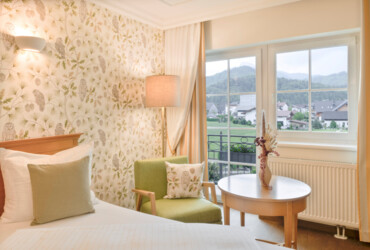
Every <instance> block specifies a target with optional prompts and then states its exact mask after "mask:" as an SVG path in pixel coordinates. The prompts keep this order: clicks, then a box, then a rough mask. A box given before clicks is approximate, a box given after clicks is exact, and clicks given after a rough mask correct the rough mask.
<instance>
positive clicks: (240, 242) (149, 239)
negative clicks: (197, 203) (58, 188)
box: [0, 201, 282, 250]
mask: <svg viewBox="0 0 370 250" xmlns="http://www.w3.org/2000/svg"><path fill="white" fill-rule="evenodd" d="M95 210H96V212H95V213H92V214H86V215H81V216H76V217H72V218H68V219H63V220H59V221H55V222H51V223H46V224H43V225H39V226H32V227H31V226H30V221H28V222H21V223H11V224H0V243H1V244H0V249H22V250H23V249H282V248H281V247H277V246H274V245H269V244H265V243H262V242H257V241H256V240H255V239H254V238H253V236H252V234H251V232H249V231H248V230H246V229H245V228H241V227H232V226H222V225H209V224H185V223H179V222H175V221H172V220H167V219H163V218H160V217H156V216H152V215H148V214H143V213H138V212H136V211H133V210H130V209H125V208H122V207H118V206H115V205H111V204H108V203H106V202H103V201H99V203H98V204H97V205H96V206H95Z"/></svg>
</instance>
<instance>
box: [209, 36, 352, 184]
mask: <svg viewBox="0 0 370 250" xmlns="http://www.w3.org/2000/svg"><path fill="white" fill-rule="evenodd" d="M356 39H357V36H356V35H354V34H349V35H342V36H329V37H320V38H315V39H305V40H296V41H290V42H281V43H270V44H268V45H259V46H256V47H252V46H250V47H249V48H248V49H246V48H244V49H236V50H230V51H223V52H220V51H215V52H207V63H206V95H207V129H208V132H207V133H208V159H209V165H208V170H209V179H210V180H212V181H216V182H217V181H218V180H219V179H220V178H222V177H225V176H229V175H233V174H242V173H255V172H256V168H255V166H256V165H255V164H256V148H255V147H254V145H253V141H254V138H255V137H256V135H260V134H258V133H259V132H258V129H259V126H258V124H259V119H260V118H261V117H260V110H262V109H263V110H264V111H265V112H266V121H267V123H268V124H269V125H271V126H272V127H275V126H276V129H277V130H278V142H279V144H280V147H281V149H284V147H285V149H284V150H281V149H279V152H280V153H282V155H284V154H285V155H289V153H291V152H292V151H294V152H298V151H295V150H296V149H297V148H299V150H300V149H303V150H306V148H317V147H321V146H331V145H335V146H336V147H340V146H341V145H346V146H353V145H356V135H357V82H358V79H357V75H358V70H357V61H358V60H357V54H358V48H357V44H356ZM243 53H247V54H243ZM256 128H257V132H256ZM298 144H300V145H298ZM308 144H311V145H308ZM317 144H321V145H317ZM323 144H325V145H323ZM328 144H330V145H328ZM292 145H293V146H292ZM295 146H299V147H295ZM311 146H312V147H311ZM293 148H294V149H293ZM292 149H293V150H292ZM288 152H289V153H288ZM307 152H308V151H307ZM299 153H302V154H304V153H305V152H304V151H300V152H299ZM293 154H294V153H293ZM310 157H311V156H310Z"/></svg>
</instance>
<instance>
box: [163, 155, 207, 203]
mask: <svg viewBox="0 0 370 250" xmlns="http://www.w3.org/2000/svg"><path fill="white" fill-rule="evenodd" d="M165 164H166V171H167V195H166V196H164V197H163V198H165V199H176V198H202V197H203V192H202V182H203V172H204V162H202V163H197V164H175V163H170V162H167V161H166V162H165Z"/></svg>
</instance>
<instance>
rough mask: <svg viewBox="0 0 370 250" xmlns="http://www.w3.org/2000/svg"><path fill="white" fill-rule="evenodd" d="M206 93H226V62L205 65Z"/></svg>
mask: <svg viewBox="0 0 370 250" xmlns="http://www.w3.org/2000/svg"><path fill="white" fill-rule="evenodd" d="M206 93H207V94H226V93H227V61H226V60H223V61H216V62H207V63H206Z"/></svg>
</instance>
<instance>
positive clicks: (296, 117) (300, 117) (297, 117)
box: [293, 112, 305, 121]
mask: <svg viewBox="0 0 370 250" xmlns="http://www.w3.org/2000/svg"><path fill="white" fill-rule="evenodd" d="M304 119H305V116H304V114H303V113H301V112H297V113H295V114H294V115H293V120H297V121H302V120H304Z"/></svg>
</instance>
